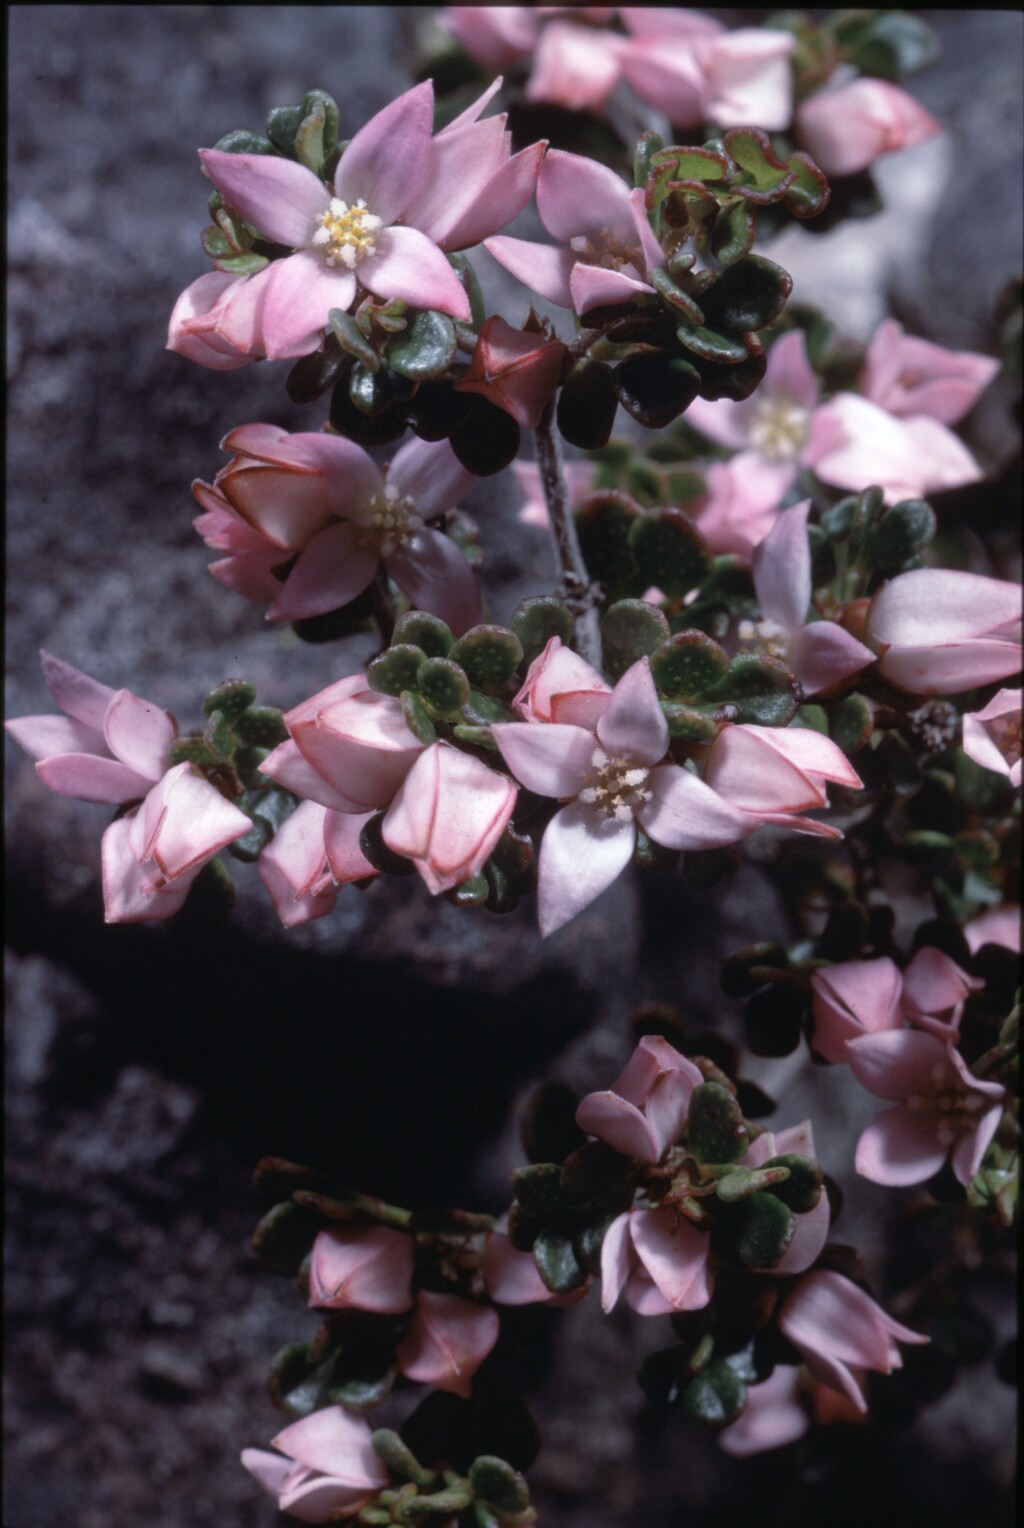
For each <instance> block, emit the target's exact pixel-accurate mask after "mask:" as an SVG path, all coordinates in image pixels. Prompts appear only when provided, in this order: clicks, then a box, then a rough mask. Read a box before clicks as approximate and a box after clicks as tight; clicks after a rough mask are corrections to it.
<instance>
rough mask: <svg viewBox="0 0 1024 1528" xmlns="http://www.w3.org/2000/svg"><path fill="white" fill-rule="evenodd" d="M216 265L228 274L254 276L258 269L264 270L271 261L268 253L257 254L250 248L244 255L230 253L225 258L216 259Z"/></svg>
mask: <svg viewBox="0 0 1024 1528" xmlns="http://www.w3.org/2000/svg"><path fill="white" fill-rule="evenodd" d="M213 263H214V265H215V266H216V267H217V269H218V270H219V271H223V272H224V273H225V275H227V276H254V275H255V274H256V272H257V271H261V270H263V268H264V266H266V265H269V264H270V261H269V260H268V259H267V257H266V255H257V254H255V253H254V252H253V251H252V250H248V251H247V252H246V253H245V254H244V255H229V256H228V257H227V258H225V259H218V260H215V261H214V262H213Z"/></svg>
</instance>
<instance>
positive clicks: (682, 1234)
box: [632, 1209, 712, 1310]
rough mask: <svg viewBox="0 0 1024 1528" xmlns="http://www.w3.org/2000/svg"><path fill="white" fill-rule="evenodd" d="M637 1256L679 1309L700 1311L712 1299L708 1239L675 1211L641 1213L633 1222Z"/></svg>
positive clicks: (640, 1211) (658, 1285)
mask: <svg viewBox="0 0 1024 1528" xmlns="http://www.w3.org/2000/svg"><path fill="white" fill-rule="evenodd" d="M632 1232H633V1245H634V1247H635V1248H636V1251H637V1255H638V1257H639V1258H640V1260H641V1262H642V1263H643V1265H644V1267H645V1268H646V1269H647V1272H648V1273H649V1274H650V1276H651V1278H652V1279H653V1281H654V1283H655V1284H656V1285H657V1287H658V1289H659V1290H660V1292H661V1293H662V1294H663V1295H664V1297H665V1299H666V1300H668V1301H669V1303H670V1304H671V1305H672V1306H673V1308H674V1309H675V1310H700V1309H701V1308H702V1307H703V1306H705V1305H707V1303H708V1301H709V1300H710V1298H711V1289H712V1280H711V1275H710V1273H709V1270H708V1237H707V1233H706V1232H704V1231H699V1230H698V1229H697V1227H696V1226H695V1225H693V1223H692V1222H691V1221H689V1220H687V1219H686V1218H685V1216H682V1215H678V1214H677V1213H676V1212H675V1211H674V1210H671V1209H664V1210H637V1211H635V1212H634V1214H633V1222H632Z"/></svg>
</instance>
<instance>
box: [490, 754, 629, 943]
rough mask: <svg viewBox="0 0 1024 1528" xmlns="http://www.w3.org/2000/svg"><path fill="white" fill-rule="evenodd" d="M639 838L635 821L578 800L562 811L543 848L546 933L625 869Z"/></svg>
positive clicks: (541, 911)
mask: <svg viewBox="0 0 1024 1528" xmlns="http://www.w3.org/2000/svg"><path fill="white" fill-rule="evenodd" d="M496 730H497V729H496ZM524 784H525V781H524ZM635 844H636V829H635V827H634V825H633V823H632V822H617V821H616V820H615V819H614V818H609V817H601V816H600V815H599V814H598V813H597V812H595V811H593V809H591V808H589V807H587V806H585V805H581V804H579V803H577V802H573V803H572V805H571V806H567V807H563V808H562V810H561V811H560V812H558V813H556V815H555V816H554V817H553V818H552V819H551V821H550V823H549V824H548V826H547V829H546V830H545V833H544V840H543V842H542V844H541V850H540V877H539V884H538V921H539V925H540V932H541V936H542V938H546V937H547V935H548V934H553V933H554V932H555V931H556V929H560V928H561V927H562V925H563V924H565V923H568V922H569V920H570V919H571V918H575V916H576V914H577V913H579V912H582V911H583V909H584V908H585V907H588V906H589V905H590V903H591V902H593V901H594V900H595V898H596V897H599V896H600V895H601V893H602V891H605V890H606V889H607V888H608V887H609V886H610V885H611V884H612V882H613V881H614V880H615V879H616V878H617V877H618V876H619V875H621V873H622V871H623V870H625V868H626V866H627V865H628V864H629V861H630V859H631V858H632V855H633V849H634V846H635Z"/></svg>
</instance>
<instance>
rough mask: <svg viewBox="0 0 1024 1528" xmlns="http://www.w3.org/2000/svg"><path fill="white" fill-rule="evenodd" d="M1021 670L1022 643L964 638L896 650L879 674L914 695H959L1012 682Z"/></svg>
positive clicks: (885, 657) (883, 658)
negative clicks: (1012, 678) (996, 684)
mask: <svg viewBox="0 0 1024 1528" xmlns="http://www.w3.org/2000/svg"><path fill="white" fill-rule="evenodd" d="M1020 667H1021V650H1020V642H1019V641H1011V642H1007V641H1002V640H1000V639H998V638H986V637H965V638H963V639H962V640H960V641H957V642H951V643H947V644H945V645H943V646H938V645H936V644H935V643H924V644H922V645H920V646H917V645H910V646H904V645H903V644H902V643H901V644H900V645H899V646H894V647H892V648H890V649H889V651H888V652H885V653H883V654H882V656H881V658H880V659H879V660H878V671H879V673H880V674H883V675H884V676H885V678H886V679H888V681H889V683H890V684H894V685H895V686H896V688H897V689H900V690H906V691H907V692H908V693H909V694H911V695H957V694H959V693H960V692H961V691H962V690H972V689H975V688H977V687H978V686H979V685H984V684H993V683H995V681H996V680H998V679H1009V678H1010V677H1011V676H1012V675H1014V674H1018V673H1019V672H1020Z"/></svg>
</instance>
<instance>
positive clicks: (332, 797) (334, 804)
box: [260, 738, 373, 820]
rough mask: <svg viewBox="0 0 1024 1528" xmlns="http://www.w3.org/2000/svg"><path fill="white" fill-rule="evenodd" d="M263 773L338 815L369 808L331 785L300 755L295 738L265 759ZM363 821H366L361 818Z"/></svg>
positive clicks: (298, 794) (363, 810)
mask: <svg viewBox="0 0 1024 1528" xmlns="http://www.w3.org/2000/svg"><path fill="white" fill-rule="evenodd" d="M260 773H261V774H264V775H267V776H269V778H270V779H271V780H276V781H277V783H278V785H283V786H284V788H285V790H289V791H291V792H293V794H294V795H296V796H304V797H305V798H306V799H307V800H309V801H316V802H319V803H320V805H321V806H325V807H327V808H329V809H330V810H331V811H335V812H338V813H343V812H360V811H362V812H364V815H369V816H372V815H373V814H372V812H371V813H365V808H364V807H362V806H360V805H359V804H358V803H357V802H355V801H353V800H352V799H351V797H350V796H346V795H345V794H344V792H343V791H340V790H338V789H337V787H336V786H333V785H330V784H328V782H327V781H326V780H325V779H324V777H323V775H322V774H321V773H320V771H319V770H318V769H316V768H315V767H314V766H313V765H312V764H311V763H310V761H309V760H308V759H307V758H306V757H305V755H304V754H302V753H300V752H299V749H298V747H297V746H296V744H295V743H294V742H293V741H292V739H291V738H289V739H288V741H287V742H285V743H279V744H278V746H277V747H276V748H275V749H274V750H273V751H272V753H270V754H269V755H268V757H267V758H265V759H264V760H263V763H262V764H261V765H260ZM361 820H362V819H361Z"/></svg>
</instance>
